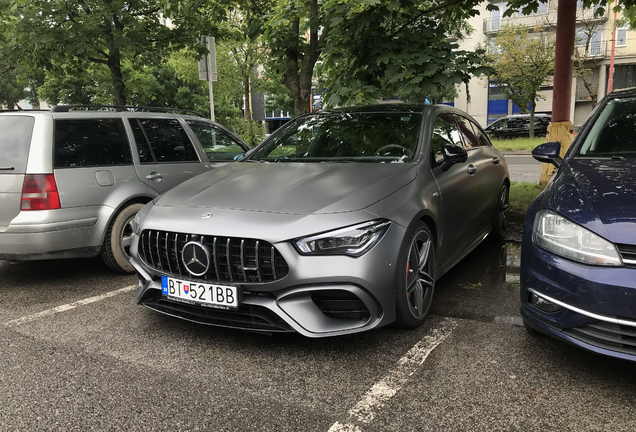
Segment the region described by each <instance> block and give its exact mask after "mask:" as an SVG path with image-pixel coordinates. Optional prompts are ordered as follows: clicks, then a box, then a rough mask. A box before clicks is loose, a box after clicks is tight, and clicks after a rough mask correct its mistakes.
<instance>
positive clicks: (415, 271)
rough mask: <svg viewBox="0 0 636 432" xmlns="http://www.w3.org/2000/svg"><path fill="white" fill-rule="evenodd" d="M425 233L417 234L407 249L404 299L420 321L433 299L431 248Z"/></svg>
mask: <svg viewBox="0 0 636 432" xmlns="http://www.w3.org/2000/svg"><path fill="white" fill-rule="evenodd" d="M432 246H433V245H432V240H431V236H430V235H429V233H428V232H426V231H420V232H418V233H417V235H416V236H415V238H414V239H413V241H412V242H411V247H410V249H409V254H408V261H407V264H406V298H407V303H408V305H409V310H410V312H411V315H413V317H414V318H417V319H421V318H423V317H424V316H425V315H426V313H427V312H428V308H429V306H430V304H431V299H432V298H433V289H434V287H435V278H434V277H433V254H432V251H433V247H432Z"/></svg>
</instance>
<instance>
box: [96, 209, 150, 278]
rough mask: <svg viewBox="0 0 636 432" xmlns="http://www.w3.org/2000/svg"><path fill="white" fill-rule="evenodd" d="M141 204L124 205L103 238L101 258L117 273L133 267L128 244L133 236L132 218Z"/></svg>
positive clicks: (127, 270)
mask: <svg viewBox="0 0 636 432" xmlns="http://www.w3.org/2000/svg"><path fill="white" fill-rule="evenodd" d="M143 206H144V205H143V204H131V205H129V206H127V207H124V208H123V209H122V210H121V211H120V212H119V213H117V215H116V216H115V217H114V218H113V220H112V221H111V223H110V225H109V226H108V229H107V230H106V236H105V238H104V247H103V248H102V260H103V261H104V263H105V264H106V265H107V266H108V267H110V268H111V269H112V270H114V271H116V272H118V273H132V272H133V271H134V270H135V269H134V268H133V266H132V264H130V244H131V243H132V240H133V238H134V237H135V231H134V227H133V224H132V222H133V219H134V218H135V215H136V214H137V212H138V211H139V210H141V208H142V207H143Z"/></svg>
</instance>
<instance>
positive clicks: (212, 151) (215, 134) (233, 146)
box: [187, 120, 244, 162]
mask: <svg viewBox="0 0 636 432" xmlns="http://www.w3.org/2000/svg"><path fill="white" fill-rule="evenodd" d="M187 123H188V126H190V128H191V129H192V132H194V134H195V135H196V136H197V139H198V140H199V142H200V143H201V146H202V147H203V150H205V154H206V155H207V156H208V159H209V160H210V161H211V162H213V161H218V160H232V159H234V156H236V155H238V154H240V153H243V152H244V150H243V147H241V146H240V145H239V143H237V142H236V141H234V140H233V139H232V138H230V137H229V136H228V135H226V134H225V133H224V132H223V131H220V130H218V129H216V128H215V127H214V126H212V125H211V124H210V123H207V122H202V121H191V120H189V121H187Z"/></svg>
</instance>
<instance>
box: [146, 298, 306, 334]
mask: <svg viewBox="0 0 636 432" xmlns="http://www.w3.org/2000/svg"><path fill="white" fill-rule="evenodd" d="M142 304H143V305H144V306H146V307H148V308H150V309H153V310H155V311H157V312H161V313H164V314H166V315H170V316H174V317H178V318H183V319H186V320H188V321H194V322H197V323H200V324H208V325H215V326H221V327H229V328H237V329H243V330H255V331H266V332H277V333H278V332H281V333H289V332H293V331H294V330H293V329H292V328H291V327H290V326H289V325H288V324H287V323H286V322H285V321H283V320H282V319H280V318H279V317H278V316H277V315H276V314H274V313H273V312H272V311H270V310H269V309H267V308H264V307H262V306H256V305H249V304H242V305H241V306H240V307H239V309H238V310H236V311H228V310H222V309H214V308H209V307H204V306H196V305H190V304H186V303H180V302H176V301H171V300H167V299H165V298H161V297H156V296H155V297H151V298H147V299H146V300H143V301H142Z"/></svg>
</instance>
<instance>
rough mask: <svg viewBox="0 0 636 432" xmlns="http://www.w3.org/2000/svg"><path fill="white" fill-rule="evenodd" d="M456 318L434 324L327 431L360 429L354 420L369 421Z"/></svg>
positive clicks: (451, 327) (403, 382)
mask: <svg viewBox="0 0 636 432" xmlns="http://www.w3.org/2000/svg"><path fill="white" fill-rule="evenodd" d="M457 324H458V322H457V320H454V319H452V318H446V319H444V320H443V321H442V322H441V323H440V324H439V325H438V326H436V327H434V328H433V329H432V330H431V331H430V332H429V333H428V334H427V335H426V336H424V339H422V340H421V341H419V342H418V343H416V344H415V345H414V346H413V348H411V349H410V350H409V351H408V352H407V353H406V354H405V355H404V356H403V357H402V358H401V359H400V360H398V363H397V366H396V367H395V369H393V370H391V371H390V372H389V373H388V374H387V375H386V376H385V377H384V378H383V379H382V380H380V381H379V382H377V383H376V384H375V385H374V386H373V387H371V389H370V390H369V391H368V392H367V393H366V394H365V395H364V396H363V397H362V399H361V400H360V401H359V402H358V403H357V404H356V405H355V406H354V407H353V408H351V409H350V410H349V413H348V414H349V416H348V417H349V418H348V419H347V421H346V423H339V422H335V423H334V424H333V425H332V426H331V427H330V428H329V431H328V432H361V431H362V429H360V427H358V426H356V424H355V423H364V424H368V423H371V421H372V420H373V417H374V416H375V412H376V411H377V410H378V409H379V408H381V407H382V406H383V405H384V404H385V403H386V402H387V401H388V400H389V399H391V398H392V397H393V396H394V395H395V394H396V393H397V392H398V391H399V390H400V389H401V388H402V386H403V385H404V384H406V382H407V381H408V380H409V378H410V377H411V376H412V375H413V374H414V373H415V372H417V370H418V369H419V368H420V367H421V366H422V364H423V363H424V361H425V360H426V358H427V357H428V355H429V354H430V353H431V352H432V351H433V350H434V349H435V348H436V347H437V346H438V345H439V344H440V343H442V342H443V341H444V340H445V339H446V338H447V337H448V335H450V334H451V333H452V331H453V330H454V329H455V327H457Z"/></svg>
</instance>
